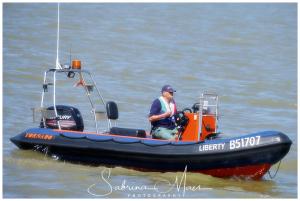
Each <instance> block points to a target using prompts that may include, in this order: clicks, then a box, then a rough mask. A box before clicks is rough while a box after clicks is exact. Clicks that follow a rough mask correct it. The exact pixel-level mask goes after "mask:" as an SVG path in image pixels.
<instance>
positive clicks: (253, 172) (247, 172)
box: [197, 163, 271, 180]
mask: <svg viewBox="0 0 300 201" xmlns="http://www.w3.org/2000/svg"><path fill="white" fill-rule="evenodd" d="M270 167H271V164H267V163H266V164H260V165H248V166H242V167H233V168H219V169H210V170H200V171H197V172H200V173H203V174H208V175H211V176H214V177H222V178H223V177H233V176H237V177H241V178H249V179H253V180H259V179H261V178H262V176H264V174H266V173H267V171H268V170H269V169H270Z"/></svg>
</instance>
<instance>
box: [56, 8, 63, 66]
mask: <svg viewBox="0 0 300 201" xmlns="http://www.w3.org/2000/svg"><path fill="white" fill-rule="evenodd" d="M58 56H59V3H57V40H56V69H62V67H61V65H60V63H59V58H58Z"/></svg>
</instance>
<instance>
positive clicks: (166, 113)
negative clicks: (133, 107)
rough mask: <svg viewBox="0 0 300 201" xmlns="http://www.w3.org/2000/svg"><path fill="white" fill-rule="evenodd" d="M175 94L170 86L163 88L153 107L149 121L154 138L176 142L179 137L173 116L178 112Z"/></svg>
mask: <svg viewBox="0 0 300 201" xmlns="http://www.w3.org/2000/svg"><path fill="white" fill-rule="evenodd" d="M174 92H176V91H175V90H174V89H173V88H172V87H171V86H170V85H165V86H163V87H162V89H161V96H160V97H159V98H157V99H155V100H154V101H153V103H152V105H151V109H150V114H149V121H150V122H151V125H152V129H151V134H152V136H153V138H158V139H165V140H175V139H176V137H177V135H176V134H177V133H178V130H177V128H176V126H175V123H174V121H173V120H172V116H173V115H174V114H176V112H177V110H176V104H175V101H174V99H173V95H174Z"/></svg>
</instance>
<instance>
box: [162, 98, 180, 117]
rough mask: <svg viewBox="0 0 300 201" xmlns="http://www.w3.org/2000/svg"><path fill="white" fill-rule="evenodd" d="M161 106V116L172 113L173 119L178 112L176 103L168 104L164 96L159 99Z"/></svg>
mask: <svg viewBox="0 0 300 201" xmlns="http://www.w3.org/2000/svg"><path fill="white" fill-rule="evenodd" d="M158 100H159V101H160V105H161V114H163V113H166V112H169V111H170V112H171V117H172V116H173V115H174V114H175V113H176V112H177V109H176V104H175V101H174V100H172V101H171V102H170V103H168V102H167V101H166V100H165V99H164V98H163V97H162V96H161V97H159V98H158Z"/></svg>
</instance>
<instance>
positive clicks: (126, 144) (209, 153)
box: [11, 128, 291, 179]
mask: <svg viewBox="0 0 300 201" xmlns="http://www.w3.org/2000/svg"><path fill="white" fill-rule="evenodd" d="M11 141H12V142H13V143H15V144H16V145H17V146H18V147H19V148H21V149H38V150H43V151H44V152H47V153H48V154H55V155H56V156H58V157H59V158H60V159H61V160H65V161H71V162H80V163H87V164H91V165H110V166H124V167H129V168H134V169H138V170H143V171H146V170H147V171H159V172H168V171H172V172H173V171H183V170H184V169H185V168H187V170H188V171H190V172H200V173H203V174H209V175H212V176H216V177H232V176H238V177H247V178H252V179H260V178H261V177H262V176H263V175H264V174H265V173H266V172H267V171H268V170H269V168H270V167H271V166H272V165H273V164H275V163H277V162H278V161H280V160H281V159H282V158H283V157H284V156H285V155H286V154H287V153H288V151H289V149H290V146H291V140H290V139H289V138H288V137H287V136H286V135H285V134H283V133H280V132H276V131H265V132H259V133H254V134H249V135H244V136H240V137H238V138H229V139H218V140H207V141H205V142H170V141H165V140H154V139H148V138H136V137H124V136H116V135H110V134H101V135H96V134H93V133H84V132H72V131H61V130H51V129H41V128H34V129H28V130H26V131H25V132H23V133H21V134H19V135H17V136H16V137H14V138H11Z"/></svg>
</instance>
